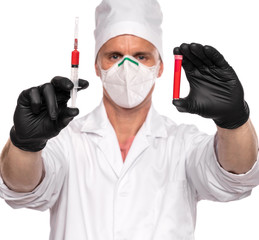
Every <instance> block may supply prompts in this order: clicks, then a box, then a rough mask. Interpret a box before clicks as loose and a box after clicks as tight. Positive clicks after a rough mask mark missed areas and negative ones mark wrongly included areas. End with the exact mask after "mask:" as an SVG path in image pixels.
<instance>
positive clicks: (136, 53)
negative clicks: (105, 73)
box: [95, 35, 163, 77]
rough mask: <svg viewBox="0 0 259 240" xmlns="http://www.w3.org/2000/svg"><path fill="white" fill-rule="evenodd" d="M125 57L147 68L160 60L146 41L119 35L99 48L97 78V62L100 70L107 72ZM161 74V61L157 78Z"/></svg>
mask: <svg viewBox="0 0 259 240" xmlns="http://www.w3.org/2000/svg"><path fill="white" fill-rule="evenodd" d="M125 55H130V56H132V57H134V58H136V59H137V60H138V61H139V62H141V63H142V64H144V65H146V66H148V67H151V66H154V65H155V64H157V63H158V61H159V60H160V57H159V53H158V51H157V49H156V48H155V47H154V45H152V44H151V43H150V42H148V41H147V40H145V39H143V38H139V37H136V36H134V35H120V36H117V37H114V38H112V39H110V40H109V41H107V42H106V43H105V44H104V45H103V46H102V47H101V49H100V51H99V53H98V56H97V61H96V64H95V70H96V74H97V76H100V69H99V67H98V65H97V62H98V63H99V66H101V68H102V69H104V70H107V69H109V68H110V67H111V66H113V64H114V63H116V62H118V61H120V60H121V59H122V58H123V56H125ZM162 72H163V62H162V61H161V64H160V69H159V74H158V77H160V76H161V75H162Z"/></svg>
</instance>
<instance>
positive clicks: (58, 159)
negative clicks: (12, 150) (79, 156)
mask: <svg viewBox="0 0 259 240" xmlns="http://www.w3.org/2000/svg"><path fill="white" fill-rule="evenodd" d="M65 134H66V133H65V131H62V132H61V133H60V134H59V135H58V136H57V137H55V138H53V139H51V140H49V141H48V144H47V146H46V147H45V148H44V149H43V151H42V158H43V164H44V169H45V176H44V179H43V180H42V182H41V183H40V184H39V185H38V186H37V187H36V188H35V189H34V190H33V191H31V192H27V193H17V192H15V191H12V190H10V189H9V188H8V187H7V186H6V185H5V184H4V182H3V180H2V178H0V196H1V197H2V198H3V199H5V201H6V202H7V203H8V204H9V205H10V206H11V207H13V208H22V207H26V208H32V209H36V210H40V211H44V210H46V209H49V208H51V207H52V206H53V205H54V203H55V202H56V200H57V198H58V196H59V193H60V191H61V188H62V186H63V184H64V181H65V178H66V176H67V172H68V161H67V157H66V156H67V154H66V147H65V143H66V141H65V140H64V135H65Z"/></svg>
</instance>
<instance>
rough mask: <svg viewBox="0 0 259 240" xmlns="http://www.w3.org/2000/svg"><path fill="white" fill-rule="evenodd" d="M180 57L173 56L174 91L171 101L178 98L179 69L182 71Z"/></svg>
mask: <svg viewBox="0 0 259 240" xmlns="http://www.w3.org/2000/svg"><path fill="white" fill-rule="evenodd" d="M182 60H183V56H182V55H174V91H173V99H179V97H180V83H181V69H182Z"/></svg>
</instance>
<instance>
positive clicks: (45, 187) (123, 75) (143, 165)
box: [0, 0, 259, 240]
mask: <svg viewBox="0 0 259 240" xmlns="http://www.w3.org/2000/svg"><path fill="white" fill-rule="evenodd" d="M136 6H137V7H136ZM161 22H162V13H161V11H160V7H159V5H158V3H157V1H156V0H152V1H150V0H142V1H139V0H131V1H121V0H103V1H102V3H101V4H100V5H99V6H98V7H97V9H96V30H95V38H96V50H95V53H96V61H95V70H96V74H97V75H98V76H99V77H100V78H101V80H102V82H103V99H102V102H101V104H100V105H99V106H98V107H97V108H96V109H95V110H94V111H93V112H91V113H89V114H88V115H86V116H85V117H82V118H80V119H77V120H73V118H74V117H75V116H76V115H77V114H78V109H76V108H75V109H72V108H68V107H67V105H66V103H67V101H68V99H69V91H70V90H71V89H72V88H73V84H72V82H71V81H70V80H68V79H66V78H62V77H55V78H54V79H53V80H52V81H51V83H46V84H44V85H41V86H39V87H33V88H30V89H27V90H25V91H23V92H22V93H21V94H20V96H19V98H18V102H17V107H16V110H15V114H14V126H13V128H12V129H11V132H10V140H8V142H7V144H6V146H5V147H4V149H3V152H2V155H1V179H0V196H1V197H3V198H4V199H5V200H6V202H7V203H8V204H9V205H10V206H12V207H14V208H21V207H27V208H33V209H36V210H41V211H43V210H47V209H49V210H50V216H51V233H50V239H52V240H63V239H64V240H71V239H77V240H85V239H88V240H103V239H107V240H126V239H129V240H140V239H145V240H169V239H170V240H171V239H174V240H178V239H179V240H182V239H186V240H187V239H188V240H193V239H194V229H195V220H196V205H197V202H198V201H199V200H202V199H209V200H213V201H222V202H224V201H231V200H238V199H241V198H243V197H246V196H248V195H249V194H250V193H251V189H252V188H253V187H254V186H256V185H257V184H258V182H259V166H258V161H257V154H258V142H257V136H256V133H255V130H254V128H253V125H252V123H251V120H250V119H249V107H248V105H247V103H246V102H245V100H244V94H243V89H242V86H241V83H240V81H239V79H238V77H237V75H236V74H235V72H234V70H233V69H232V68H231V67H230V66H229V64H228V63H227V62H226V60H225V59H224V57H223V56H222V55H221V54H220V53H219V52H218V51H217V50H216V49H215V48H213V47H210V46H202V45H200V44H197V43H193V44H182V45H181V46H180V47H176V48H175V49H174V52H175V53H176V54H181V55H183V58H184V61H183V67H184V70H185V73H186V76H187V78H188V81H189V83H190V89H191V90H190V93H189V95H188V96H187V97H186V98H184V99H179V100H175V101H174V105H175V106H176V107H177V109H178V110H179V111H180V112H190V113H195V114H199V115H201V116H203V117H206V118H211V119H212V120H213V121H214V122H215V124H216V125H217V132H216V134H215V136H209V135H206V134H204V133H201V132H199V131H198V130H197V128H196V127H195V126H189V125H176V124H175V123H174V122H172V121H171V120H170V119H168V118H166V117H162V116H160V115H159V114H158V113H157V112H156V110H155V109H154V108H153V106H152V92H153V89H154V86H155V85H154V83H155V79H156V78H157V77H160V76H161V75H162V73H163V53H162V37H161V36H162V32H161V28H160V25H161ZM79 84H80V86H81V88H82V89H85V88H87V87H88V82H86V81H84V80H80V81H79ZM86 104H87V103H86ZM169 111H170V109H169ZM72 120H73V121H72Z"/></svg>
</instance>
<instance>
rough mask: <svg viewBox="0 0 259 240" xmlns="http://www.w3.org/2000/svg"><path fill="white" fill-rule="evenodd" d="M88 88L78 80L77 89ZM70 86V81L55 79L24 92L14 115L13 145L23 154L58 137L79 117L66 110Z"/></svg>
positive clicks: (35, 149) (35, 150)
mask: <svg viewBox="0 0 259 240" xmlns="http://www.w3.org/2000/svg"><path fill="white" fill-rule="evenodd" d="M88 85H89V83H88V82H87V81H85V80H82V79H79V87H80V88H79V90H80V89H85V88H87V87H88ZM73 86H74V85H73V83H72V82H71V81H70V80H69V79H67V78H63V77H55V78H53V79H52V80H51V82H50V83H46V84H44V85H41V86H38V87H33V88H30V89H27V90H24V91H23V92H22V93H21V94H20V96H19V98H18V101H17V106H16V109H15V113H14V126H13V127H12V129H11V131H10V138H11V141H12V143H13V144H14V145H15V146H16V147H18V148H20V149H22V150H24V151H30V152H37V151H40V150H42V149H43V148H44V147H45V145H46V143H47V141H48V139H50V138H52V137H55V136H57V135H58V134H59V132H60V131H61V130H62V129H63V128H64V127H66V126H67V125H68V123H69V122H70V121H71V120H72V119H73V118H74V117H75V116H76V115H78V114H79V110H78V108H68V107H67V102H68V100H69V98H70V90H71V89H72V88H73Z"/></svg>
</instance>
